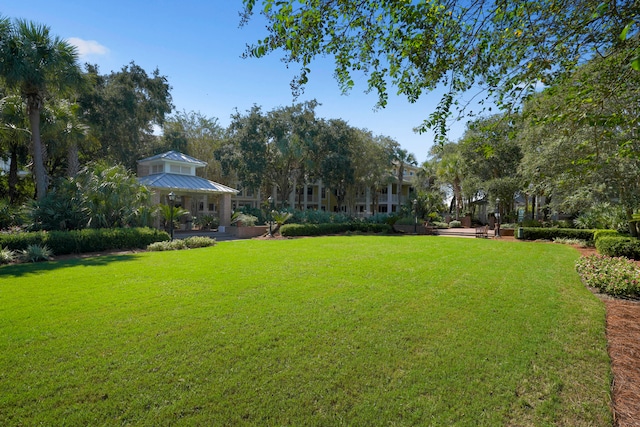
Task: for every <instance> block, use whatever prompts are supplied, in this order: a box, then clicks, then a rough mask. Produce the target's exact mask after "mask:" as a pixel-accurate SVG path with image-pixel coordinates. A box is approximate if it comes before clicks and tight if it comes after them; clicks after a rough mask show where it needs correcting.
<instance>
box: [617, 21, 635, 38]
mask: <svg viewBox="0 0 640 427" xmlns="http://www.w3.org/2000/svg"><path fill="white" fill-rule="evenodd" d="M632 25H633V22H629V23H628V24H627V25H626V26H625V27H624V28H623V30H622V32H621V33H620V41H625V40H626V39H627V33H628V32H629V29H631V26H632Z"/></svg>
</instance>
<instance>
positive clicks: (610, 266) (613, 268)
mask: <svg viewBox="0 0 640 427" xmlns="http://www.w3.org/2000/svg"><path fill="white" fill-rule="evenodd" d="M576 271H577V272H578V274H579V275H580V277H582V280H583V281H584V283H585V284H586V285H587V286H591V287H594V288H597V289H600V290H601V291H602V292H605V293H607V294H609V295H614V296H626V297H638V296H640V270H638V267H637V266H636V264H635V263H634V262H633V261H630V260H628V259H625V258H620V257H617V258H612V257H608V256H605V255H591V256H588V257H582V258H580V259H579V260H578V261H577V262H576Z"/></svg>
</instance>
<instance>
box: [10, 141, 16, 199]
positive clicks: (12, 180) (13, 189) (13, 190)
mask: <svg viewBox="0 0 640 427" xmlns="http://www.w3.org/2000/svg"><path fill="white" fill-rule="evenodd" d="M8 185H9V204H12V205H13V204H14V203H16V202H17V199H18V190H17V186H18V147H16V146H15V145H14V146H12V148H11V160H10V163H9V177H8Z"/></svg>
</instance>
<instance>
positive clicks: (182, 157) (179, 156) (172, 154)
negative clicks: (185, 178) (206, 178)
mask: <svg viewBox="0 0 640 427" xmlns="http://www.w3.org/2000/svg"><path fill="white" fill-rule="evenodd" d="M156 160H170V161H174V162H181V163H189V164H193V165H196V166H206V165H207V162H203V161H202V160H198V159H196V158H194V157H191V156H187V155H186V154H183V153H180V152H178V151H174V150H172V151H167V152H166V153H162V154H156V155H155V156H151V157H147V158H146V159H142V160H138V163H148V162H153V161H156Z"/></svg>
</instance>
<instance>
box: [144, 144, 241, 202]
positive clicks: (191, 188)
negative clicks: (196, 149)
mask: <svg viewBox="0 0 640 427" xmlns="http://www.w3.org/2000/svg"><path fill="white" fill-rule="evenodd" d="M165 154H166V153H165ZM178 154H180V153H178ZM183 155H184V154H183ZM187 157H188V156H187ZM145 160H146V159H145ZM138 181H139V182H140V184H142V185H144V186H147V187H149V188H155V189H163V190H176V191H188V192H195V193H214V194H223V193H231V194H236V193H238V190H236V189H233V188H231V187H227V186H226V185H222V184H219V183H217V182H214V181H209V180H208V179H204V178H201V177H199V176H193V175H179V174H174V173H158V174H154V175H147V176H143V177H141V178H138Z"/></svg>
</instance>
